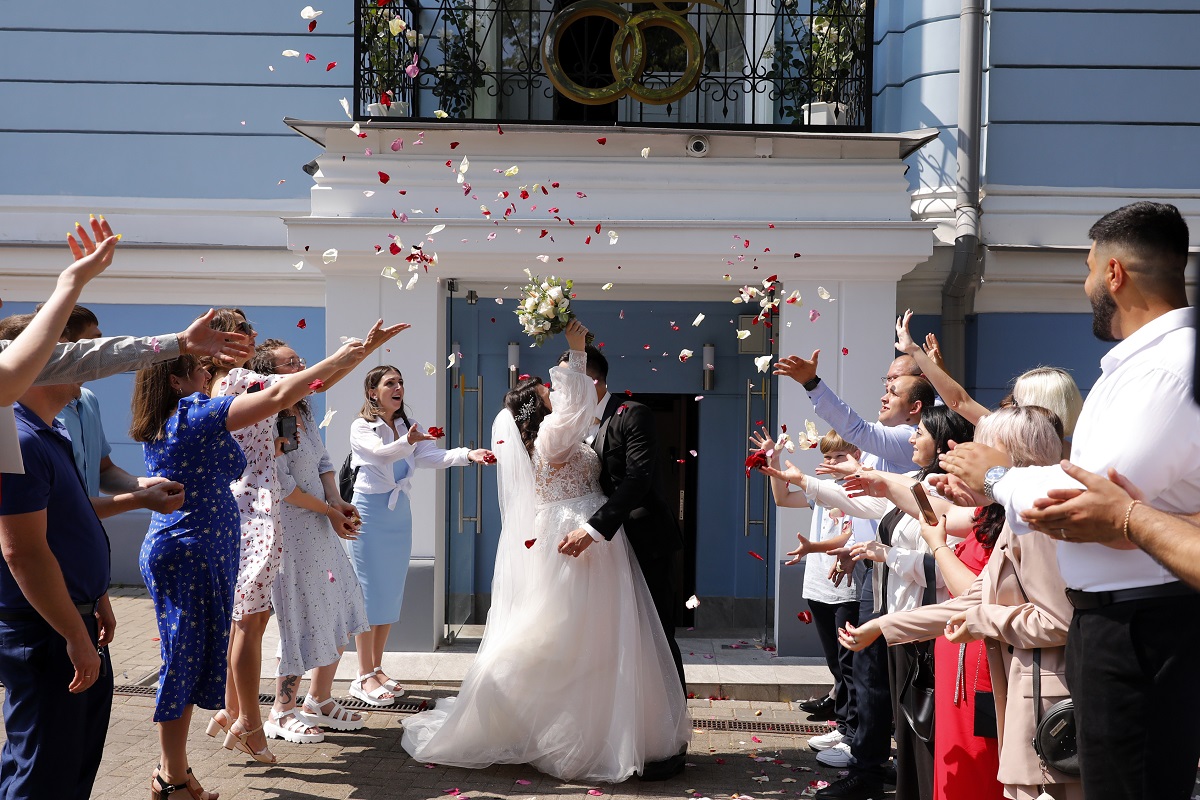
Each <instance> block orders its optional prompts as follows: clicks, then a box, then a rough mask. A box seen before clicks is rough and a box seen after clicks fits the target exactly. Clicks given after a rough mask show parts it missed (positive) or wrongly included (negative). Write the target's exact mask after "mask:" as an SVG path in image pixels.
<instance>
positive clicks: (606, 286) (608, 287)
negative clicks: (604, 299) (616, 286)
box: [600, 283, 613, 292]
mask: <svg viewBox="0 0 1200 800" xmlns="http://www.w3.org/2000/svg"><path fill="white" fill-rule="evenodd" d="M612 287H613V285H612V284H611V283H606V284H604V285H603V286H601V287H600V291H602V292H607V291H608V290H609V289H611V288H612Z"/></svg>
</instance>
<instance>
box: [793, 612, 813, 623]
mask: <svg viewBox="0 0 1200 800" xmlns="http://www.w3.org/2000/svg"><path fill="white" fill-rule="evenodd" d="M796 619H798V620H800V621H801V622H803V623H804V624H805V625H810V624H812V612H811V611H801V612H800V613H799V614H797V615H796Z"/></svg>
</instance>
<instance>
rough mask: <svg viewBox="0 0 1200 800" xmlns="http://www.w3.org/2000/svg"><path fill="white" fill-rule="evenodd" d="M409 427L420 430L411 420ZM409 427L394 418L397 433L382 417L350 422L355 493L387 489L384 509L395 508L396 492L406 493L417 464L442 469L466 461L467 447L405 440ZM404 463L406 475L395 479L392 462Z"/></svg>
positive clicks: (351, 460)
mask: <svg viewBox="0 0 1200 800" xmlns="http://www.w3.org/2000/svg"><path fill="white" fill-rule="evenodd" d="M412 424H413V427H415V428H417V429H418V430H421V428H420V426H419V425H418V423H417V422H416V421H415V420H413V421H412ZM408 431H409V428H405V427H404V425H403V423H402V422H400V421H398V420H397V434H393V433H392V429H391V428H390V427H389V426H388V424H387V423H386V422H384V421H383V420H382V419H378V420H375V421H374V422H368V421H367V420H365V419H363V418H362V417H359V418H358V419H356V420H354V422H353V423H351V425H350V453H351V458H350V466H351V467H360V468H361V469H359V471H358V477H357V478H355V480H354V491H356V492H358V493H359V494H383V493H385V492H390V493H391V497H389V498H388V508H395V507H396V500H397V499H399V496H400V492H405V493H407V492H408V490H409V487H410V486H412V476H413V471H414V470H415V469H416V468H417V467H425V468H427V469H445V468H446V467H464V466H466V465H467V464H468V463H470V459H469V458H468V455H469V454H470V452H471V451H470V450H469V449H468V448H466V447H456V448H454V449H453V450H445V449H443V448H441V447H438V446H437V445H436V444H435V443H434V442H431V441H429V440H425V441H420V442H417V443H416V444H409V443H408ZM401 460H404V461H407V462H408V475H406V476H405V477H404V479H403V480H400V481H397V480H396V478H395V476H394V474H393V469H392V464H394V463H395V462H397V461H401Z"/></svg>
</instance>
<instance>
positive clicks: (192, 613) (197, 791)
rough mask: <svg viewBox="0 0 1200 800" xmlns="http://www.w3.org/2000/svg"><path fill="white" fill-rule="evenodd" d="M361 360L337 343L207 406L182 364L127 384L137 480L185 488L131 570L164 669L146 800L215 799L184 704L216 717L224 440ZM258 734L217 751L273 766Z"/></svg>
mask: <svg viewBox="0 0 1200 800" xmlns="http://www.w3.org/2000/svg"><path fill="white" fill-rule="evenodd" d="M363 357H364V352H363V347H362V345H361V344H357V343H352V344H347V345H344V346H343V347H342V348H341V349H340V350H338V351H337V353H335V354H334V355H333V356H331V357H330V358H327V359H325V360H324V361H322V362H321V363H320V364H318V365H316V366H315V367H313V368H312V369H308V370H305V371H304V372H301V373H297V374H296V375H291V376H287V377H286V378H281V379H280V380H279V381H277V382H275V383H273V384H272V385H271V386H268V387H266V388H264V389H263V390H262V391H259V392H251V393H247V394H241V395H237V396H227V397H215V398H210V397H209V396H208V394H207V391H208V383H209V378H210V376H209V373H208V370H207V369H206V368H205V367H204V366H203V365H202V364H201V363H200V361H199V360H197V359H196V358H194V357H192V356H180V357H179V358H177V359H175V360H174V361H167V362H164V363H162V364H156V365H155V366H153V367H147V368H146V369H143V370H141V371H139V372H138V374H137V379H136V381H135V384H134V390H133V424H132V426H131V427H130V436H131V438H132V439H133V440H134V441H138V442H142V447H143V449H144V451H145V457H146V474H147V475H150V476H153V477H163V478H167V479H168V480H174V481H179V482H181V483H183V484H184V486H185V487H186V488H185V500H184V505H183V508H181V509H180V510H179V511H176V512H174V513H172V514H158V513H156V514H154V515H153V516H152V517H151V521H150V530H149V532H148V533H147V534H146V540H145V542H144V543H143V545H142V550H141V556H140V559H139V564H140V566H141V571H142V577H143V579H144V580H145V581H146V587H147V588H148V589H149V590H150V597H151V599H152V600H153V601H154V610H155V616H156V618H157V621H158V629H159V637H160V640H161V650H162V661H163V663H162V667H161V668H160V670H159V686H158V695H157V699H156V701H155V708H154V721H155V722H156V723H158V735H159V745H160V747H161V751H162V752H161V760H160V761H159V768H158V769H157V770H156V771H155V773H154V777H153V778H152V782H151V792H152V796H153V797H155V798H165V797H167V796H169V795H170V794H172V793H173V792H177V791H187V792H188V793H189V794H190V795H191V796H192V797H193V798H198V799H199V800H211V798H215V795H212V794H208V793H205V792H204V791H203V790H202V789H201V788H200V785H199V783H197V782H196V779H195V778H194V777H193V776H192V774H191V772H192V771H191V769H190V768H189V766H188V758H187V734H188V724H189V722H190V720H191V715H192V707H193V706H194V705H199V706H200V707H201V708H212V709H219V708H221V706H222V702H223V700H224V697H225V677H226V657H227V647H228V644H229V631H230V628H231V622H232V614H231V612H232V610H233V607H234V587H235V585H236V581H237V575H238V562H239V548H240V530H241V514H240V513H239V510H238V504H237V500H236V499H235V498H234V495H233V492H232V489H231V482H232V481H234V480H235V479H236V478H237V477H238V476H240V475H241V474H242V472H243V471H244V470H245V467H246V457H245V456H244V455H243V453H242V449H241V447H239V446H238V443H237V441H236V439H235V438H234V437H233V436H232V435H231V434H232V432H234V431H238V430H242V429H244V428H246V427H248V426H251V425H255V424H258V423H260V422H261V421H263V420H269V419H273V418H274V416H275V414H277V413H278V412H279V411H280V410H281V409H284V408H287V407H288V406H290V405H293V404H294V403H296V402H297V401H298V400H300V399H301V398H302V397H304V396H305V395H307V394H309V393H310V392H311V391H312V389H310V388H309V384H310V383H312V382H313V381H315V380H323V379H325V378H328V377H329V376H331V375H332V374H334V373H335V372H336V371H338V370H344V369H350V368H352V367H353V366H354V365H355V364H357V363H358V362H359V361H361V360H362V358H363ZM260 727H261V726H260ZM259 732H260V731H258V730H256V729H251V728H247V727H246V725H245V722H244V721H243V720H242V719H240V718H239V719H236V720H234V721H233V724H232V725H231V726H229V730H228V732H227V734H226V736H225V747H226V748H227V749H234V748H236V749H238V750H240V751H241V752H243V753H246V754H247V755H250V756H251V757H252V758H254V759H255V760H258V761H264V762H266V763H274V757H273V756H271V754H270V752H269V751H267V750H266V748H265V746H264V747H262V748H261V749H260V748H257V747H255V746H254V745H253V744H251V743H250V741H249V740H250V737H251V736H252V735H253V734H255V733H259Z"/></svg>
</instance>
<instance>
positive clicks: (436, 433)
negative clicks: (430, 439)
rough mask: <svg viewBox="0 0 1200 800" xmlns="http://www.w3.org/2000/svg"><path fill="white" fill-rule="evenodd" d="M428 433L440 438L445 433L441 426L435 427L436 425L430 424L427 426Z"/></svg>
mask: <svg viewBox="0 0 1200 800" xmlns="http://www.w3.org/2000/svg"><path fill="white" fill-rule="evenodd" d="M429 435H430V436H434V437H436V438H438V439H440V438H442V437H443V436H445V435H446V431H445V430H444V429H443V428H439V427H437V426H436V425H430V426H429Z"/></svg>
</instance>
